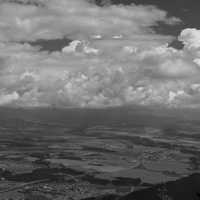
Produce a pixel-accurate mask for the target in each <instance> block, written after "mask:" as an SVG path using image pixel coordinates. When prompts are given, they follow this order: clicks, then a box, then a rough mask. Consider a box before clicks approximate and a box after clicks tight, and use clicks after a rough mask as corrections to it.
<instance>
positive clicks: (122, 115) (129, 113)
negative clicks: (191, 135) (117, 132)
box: [0, 106, 200, 128]
mask: <svg viewBox="0 0 200 200" xmlns="http://www.w3.org/2000/svg"><path fill="white" fill-rule="evenodd" d="M199 114H200V113H199V111H196V112H195V110H184V109H183V110H180V109H179V110H178V109H163V108H150V107H142V106H135V107H129V106H127V107H112V108H103V109H89V108H72V109H70V108H69V109H62V108H32V109H30V108H17V109H14V108H4V107H0V125H5V124H11V123H12V124H13V125H19V124H22V125H23V124H24V123H30V122H40V123H54V124H62V125H66V126H76V127H77V126H80V127H90V126H100V125H105V126H127V127H135V126H140V127H144V126H151V125H153V126H154V127H155V126H156V127H158V128H159V127H163V125H166V124H168V127H169V126H174V125H178V124H186V123H188V122H190V123H195V124H199V123H200V121H199V117H197V116H199Z"/></svg>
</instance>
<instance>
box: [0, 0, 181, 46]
mask: <svg viewBox="0 0 200 200" xmlns="http://www.w3.org/2000/svg"><path fill="white" fill-rule="evenodd" d="M158 21H162V22H164V23H166V24H171V25H172V24H176V23H178V22H179V21H180V19H178V18H175V17H171V18H170V17H167V13H166V12H165V11H163V10H160V9H158V8H156V7H153V6H142V5H141V6H140V5H139V6H136V5H134V4H132V5H130V6H125V5H107V6H104V7H99V6H97V5H95V4H94V3H92V2H90V1H86V0H58V1H54V0H32V1H27V0H24V1H22V0H17V1H2V2H1V3H0V28H1V31H0V41H6V42H8V41H12V42H13V41H15V42H17V41H18V42H19V41H35V40H38V39H58V38H63V37H64V36H67V37H68V38H71V39H82V38H91V37H92V36H93V35H101V36H102V37H110V36H116V35H122V36H123V37H124V38H131V37H133V36H134V35H136V34H147V33H150V32H152V29H151V28H149V27H150V26H153V25H157V23H158ZM163 37H164V36H163Z"/></svg>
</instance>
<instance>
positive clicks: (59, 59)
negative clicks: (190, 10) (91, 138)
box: [0, 0, 200, 107]
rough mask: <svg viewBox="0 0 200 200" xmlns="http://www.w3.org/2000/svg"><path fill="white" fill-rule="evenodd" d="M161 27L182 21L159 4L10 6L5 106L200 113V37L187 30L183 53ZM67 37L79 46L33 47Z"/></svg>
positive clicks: (1, 7) (5, 15)
mask: <svg viewBox="0 0 200 200" xmlns="http://www.w3.org/2000/svg"><path fill="white" fill-rule="evenodd" d="M17 2H18V3H17ZM159 21H162V22H164V23H166V24H168V25H172V24H175V23H178V22H180V20H179V19H178V18H175V17H171V18H170V17H167V13H166V12H165V11H162V10H159V9H158V8H156V7H153V6H136V5H134V4H132V5H130V6H124V5H109V4H108V3H106V4H105V5H104V6H102V7H98V6H97V5H95V4H94V2H93V1H87V0H59V1H54V0H48V1H47V0H33V1H28V0H15V1H12V0H10V1H2V2H1V4H0V27H1V28H0V41H1V43H0V105H12V106H58V107H101V106H118V105H126V104H140V105H163V106H167V107H180V106H184V107H189V106H190V107H200V103H199V102H200V101H199V99H200V78H199V75H200V51H199V47H200V45H199V43H200V42H199V35H200V34H199V32H200V31H199V30H196V29H185V30H183V31H182V32H181V34H180V36H179V40H180V41H182V42H183V44H184V48H183V49H182V50H177V49H174V48H172V47H169V46H168V44H167V43H168V42H170V41H172V40H173V37H172V36H167V35H158V34H156V33H154V31H153V30H152V28H151V26H152V25H156V24H157V23H158V22H159ZM63 37H68V38H71V39H73V40H74V41H73V42H72V43H70V45H69V46H67V47H64V48H63V49H62V51H61V52H52V53H49V52H48V51H39V50H40V48H41V47H40V46H31V45H30V44H28V41H35V40H37V39H55V38H63ZM19 42H21V43H19Z"/></svg>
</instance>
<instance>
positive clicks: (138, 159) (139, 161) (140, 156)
mask: <svg viewBox="0 0 200 200" xmlns="http://www.w3.org/2000/svg"><path fill="white" fill-rule="evenodd" d="M145 154H146V153H143V154H141V155H139V156H138V158H137V164H136V165H134V166H133V167H129V168H128V169H134V168H136V167H137V166H138V165H140V164H141V162H142V160H141V158H142V156H144V155H145Z"/></svg>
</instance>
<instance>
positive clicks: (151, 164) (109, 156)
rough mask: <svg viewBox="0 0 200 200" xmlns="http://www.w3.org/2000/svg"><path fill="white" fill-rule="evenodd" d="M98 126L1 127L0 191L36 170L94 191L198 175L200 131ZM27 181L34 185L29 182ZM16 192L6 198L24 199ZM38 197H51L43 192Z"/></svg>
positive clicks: (149, 124)
mask: <svg viewBox="0 0 200 200" xmlns="http://www.w3.org/2000/svg"><path fill="white" fill-rule="evenodd" d="M97 124H98V123H97ZM100 124H101V125H94V124H87V125H84V126H83V125H80V126H78V125H77V124H75V125H69V124H59V123H39V122H32V121H31V122H30V121H29V122H25V124H23V125H22V124H20V123H18V124H17V125H16V124H15V126H11V125H10V124H6V123H4V124H2V125H1V127H0V144H1V145H0V152H1V153H0V169H1V182H0V184H6V186H3V185H1V188H0V190H4V189H5V188H9V187H11V188H12V185H13V183H14V184H15V185H18V184H21V183H24V182H28V181H31V180H32V179H34V178H33V177H32V176H31V174H32V173H33V172H34V170H36V169H37V170H38V171H37V172H39V170H43V169H46V170H47V169H48V170H50V172H51V171H52V172H51V175H52V176H55V177H58V175H56V174H58V172H59V175H60V177H61V176H63V177H65V179H67V176H70V178H73V179H74V184H75V185H77V187H80V185H81V187H83V186H85V187H89V186H91V187H96V190H99V189H98V188H100V186H104V187H105V188H108V189H109V188H110V186H113V187H135V188H143V187H147V186H149V185H153V184H156V183H160V182H165V181H169V180H176V179H179V178H181V177H184V176H187V175H188V174H191V173H194V172H198V171H199V166H200V158H199V149H200V143H199V142H198V139H199V135H198V131H199V127H198V126H197V127H196V129H195V125H194V126H193V127H192V128H190V126H189V125H187V127H184V126H182V124H178V126H177V127H176V126H174V125H173V126H171V125H168V126H167V128H166V126H164V127H161V126H158V125H155V124H151V123H148V124H146V125H142V126H141V125H131V126H130V125H125V124H121V125H118V126H117V125H116V124H112V123H111V124H110V125H109V124H104V125H103V124H102V123H100ZM169 127H171V128H169ZM5 171H7V172H6V173H7V174H9V176H8V175H5V174H6V173H5ZM34 173H35V172H34ZM26 174H28V175H26ZM16 175H18V176H16ZM25 175H26V176H25ZM27 176H30V180H25V178H24V177H27ZM17 177H18V178H17ZM35 177H36V176H35ZM37 179H38V180H39V179H41V178H40V175H38V177H37ZM68 179H69V177H68ZM68 179H67V180H68ZM22 180H23V181H22ZM49 184H50V183H49ZM51 184H53V183H51ZM51 184H50V185H51ZM57 184H58V183H57ZM65 184H69V183H68V182H67V181H66V182H65ZM43 186H44V185H43ZM49 187H50V186H49ZM51 187H53V186H51ZM66 187H70V184H69V185H68V186H66ZM105 188H104V189H105ZM33 190H34V189H33ZM18 191H19V192H20V193H19V192H17V191H12V192H7V193H4V194H3V195H4V197H7V198H10V196H17V195H16V194H15V193H17V194H19V197H21V196H23V194H24V189H23V188H22V189H20V190H18ZM91 191H93V190H91ZM40 192H41V193H44V192H46V193H48V192H47V190H45V189H44V190H42V191H40ZM55 194H57V193H55ZM62 194H64V193H62ZM6 195H7V196H6ZM49 195H50V197H52V198H53V196H52V194H50V193H49ZM61 196H62V195H61ZM63 198H64V196H63Z"/></svg>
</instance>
